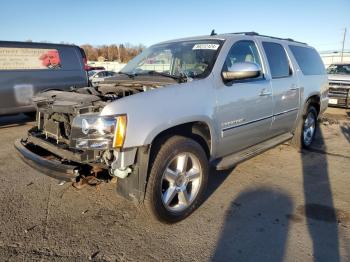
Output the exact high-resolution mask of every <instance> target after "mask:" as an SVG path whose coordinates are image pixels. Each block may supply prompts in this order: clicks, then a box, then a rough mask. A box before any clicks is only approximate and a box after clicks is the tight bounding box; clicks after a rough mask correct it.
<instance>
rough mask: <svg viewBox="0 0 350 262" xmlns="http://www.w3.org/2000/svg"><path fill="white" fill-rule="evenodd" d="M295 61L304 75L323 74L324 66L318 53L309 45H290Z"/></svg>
mask: <svg viewBox="0 0 350 262" xmlns="http://www.w3.org/2000/svg"><path fill="white" fill-rule="evenodd" d="M289 49H290V50H291V51H292V53H293V55H294V57H295V59H296V60H297V63H298V65H299V67H300V69H301V71H302V72H303V74H304V75H324V74H325V73H326V72H325V68H324V65H323V62H322V59H321V57H320V55H319V54H318V53H317V51H316V50H315V49H313V48H310V47H303V46H296V45H290V46H289Z"/></svg>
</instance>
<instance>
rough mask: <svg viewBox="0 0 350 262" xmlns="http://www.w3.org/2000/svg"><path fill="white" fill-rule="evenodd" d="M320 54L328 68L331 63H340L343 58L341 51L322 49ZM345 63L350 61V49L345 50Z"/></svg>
mask: <svg viewBox="0 0 350 262" xmlns="http://www.w3.org/2000/svg"><path fill="white" fill-rule="evenodd" d="M320 55H321V58H322V60H323V63H324V65H325V66H326V68H327V67H328V66H329V65H330V64H333V63H340V62H341V60H342V59H341V52H340V51H321V52H320ZM343 63H350V50H344V53H343Z"/></svg>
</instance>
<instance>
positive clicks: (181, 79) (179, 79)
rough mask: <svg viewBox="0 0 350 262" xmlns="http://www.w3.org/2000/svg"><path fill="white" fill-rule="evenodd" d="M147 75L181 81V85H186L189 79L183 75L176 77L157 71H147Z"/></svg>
mask: <svg viewBox="0 0 350 262" xmlns="http://www.w3.org/2000/svg"><path fill="white" fill-rule="evenodd" d="M146 74H147V75H159V76H164V77H169V78H172V79H175V80H177V81H179V82H180V83H184V82H187V81H188V77H187V76H186V75H185V74H181V75H180V76H175V75H171V74H168V73H164V72H158V71H155V70H151V71H147V73H146Z"/></svg>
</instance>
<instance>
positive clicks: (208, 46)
mask: <svg viewBox="0 0 350 262" xmlns="http://www.w3.org/2000/svg"><path fill="white" fill-rule="evenodd" d="M219 46H220V45H218V44H195V45H194V46H193V48H192V50H198V49H210V50H217V49H218V48H219Z"/></svg>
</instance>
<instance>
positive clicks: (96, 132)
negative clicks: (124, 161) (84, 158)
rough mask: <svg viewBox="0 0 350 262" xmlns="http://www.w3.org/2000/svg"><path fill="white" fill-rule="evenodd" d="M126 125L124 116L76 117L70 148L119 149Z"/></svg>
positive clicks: (91, 115) (123, 138)
mask: <svg viewBox="0 0 350 262" xmlns="http://www.w3.org/2000/svg"><path fill="white" fill-rule="evenodd" d="M126 124H127V117H126V115H118V116H100V115H98V114H86V115H80V116H76V117H75V118H74V119H73V123H72V133H71V143H70V144H71V147H74V148H76V149H96V150H102V149H112V148H121V147H123V144H124V140H125V134H126Z"/></svg>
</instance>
